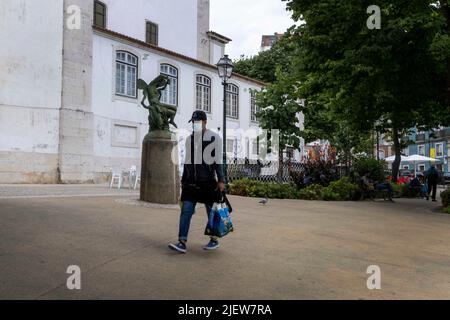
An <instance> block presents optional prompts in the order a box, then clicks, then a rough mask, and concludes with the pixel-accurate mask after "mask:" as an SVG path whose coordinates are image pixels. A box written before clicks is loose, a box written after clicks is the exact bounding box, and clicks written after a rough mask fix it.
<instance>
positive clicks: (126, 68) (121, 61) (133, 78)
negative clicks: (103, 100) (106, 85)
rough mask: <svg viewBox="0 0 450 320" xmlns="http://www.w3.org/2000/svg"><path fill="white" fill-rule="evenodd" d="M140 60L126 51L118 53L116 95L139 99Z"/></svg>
mask: <svg viewBox="0 0 450 320" xmlns="http://www.w3.org/2000/svg"><path fill="white" fill-rule="evenodd" d="M137 68H138V58H137V57H136V56H135V55H134V54H131V53H129V52H126V51H117V52H116V94H117V95H120V96H126V97H131V98H137V90H136V82H137Z"/></svg>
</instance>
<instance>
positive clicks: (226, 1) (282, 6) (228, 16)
mask: <svg viewBox="0 0 450 320" xmlns="http://www.w3.org/2000/svg"><path fill="white" fill-rule="evenodd" d="M210 3H211V12H210V14H211V17H210V19H211V21H210V24H211V30H212V31H215V32H217V33H220V34H221V35H224V36H226V37H228V38H231V39H232V40H233V41H232V42H230V43H229V44H227V46H226V49H225V50H226V53H227V54H228V55H229V56H230V58H232V59H233V60H234V59H238V58H239V57H240V56H241V55H242V54H243V55H245V56H251V55H255V54H257V53H258V52H259V48H260V47H261V36H262V35H266V34H267V35H269V34H274V33H275V32H280V33H284V32H285V31H286V30H287V29H288V28H289V27H290V26H292V25H293V24H294V21H293V20H292V19H291V17H290V16H291V15H290V13H289V12H288V11H286V2H282V1H281V0H211V2H210Z"/></svg>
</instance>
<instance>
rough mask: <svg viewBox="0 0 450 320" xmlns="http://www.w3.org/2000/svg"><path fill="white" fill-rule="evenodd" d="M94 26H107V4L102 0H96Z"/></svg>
mask: <svg viewBox="0 0 450 320" xmlns="http://www.w3.org/2000/svg"><path fill="white" fill-rule="evenodd" d="M94 26H96V27H100V28H103V29H105V28H106V5H105V4H104V3H103V2H100V1H94Z"/></svg>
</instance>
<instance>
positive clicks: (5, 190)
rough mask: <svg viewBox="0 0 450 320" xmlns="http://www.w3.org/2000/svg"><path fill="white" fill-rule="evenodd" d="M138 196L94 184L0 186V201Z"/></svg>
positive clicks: (134, 191) (123, 190) (135, 192)
mask: <svg viewBox="0 0 450 320" xmlns="http://www.w3.org/2000/svg"><path fill="white" fill-rule="evenodd" d="M129 195H133V196H134V195H139V190H132V189H131V190H130V189H129V188H128V187H122V189H120V190H118V189H117V187H115V188H112V189H110V188H109V186H108V185H94V184H74V185H66V184H58V185H29V184H23V185H19V184H0V199H11V198H13V199H14V198H43V197H67V196H70V197H79V196H83V197H86V196H91V197H97V196H129Z"/></svg>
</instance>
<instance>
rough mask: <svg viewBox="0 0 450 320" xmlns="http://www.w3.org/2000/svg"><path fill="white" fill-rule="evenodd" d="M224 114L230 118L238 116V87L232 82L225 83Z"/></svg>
mask: <svg viewBox="0 0 450 320" xmlns="http://www.w3.org/2000/svg"><path fill="white" fill-rule="evenodd" d="M226 98H227V101H226V107H225V111H226V115H227V117H230V118H235V119H238V118H239V88H238V87H237V86H235V85H234V84H230V83H229V84H227V88H226Z"/></svg>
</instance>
